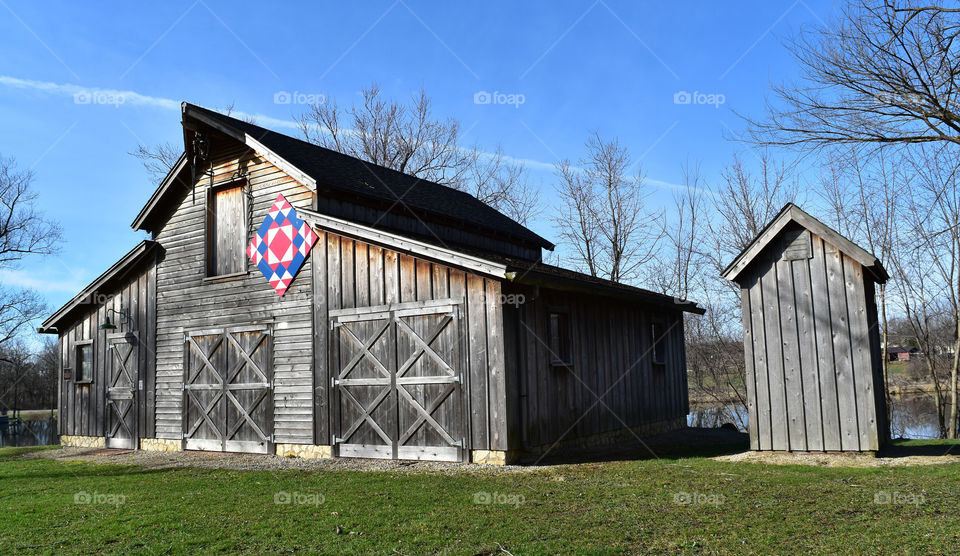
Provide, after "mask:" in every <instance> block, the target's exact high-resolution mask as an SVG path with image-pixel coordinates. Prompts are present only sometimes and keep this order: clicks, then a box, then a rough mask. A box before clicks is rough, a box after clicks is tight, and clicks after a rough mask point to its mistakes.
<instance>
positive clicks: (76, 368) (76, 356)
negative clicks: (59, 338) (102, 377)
mask: <svg viewBox="0 0 960 556" xmlns="http://www.w3.org/2000/svg"><path fill="white" fill-rule="evenodd" d="M83 348H90V368H89V369H83V365H82V364H81V362H82V361H83V359H82V358H81V357H80V351H81V350H82V349H83ZM96 367H97V351H96V350H95V349H93V340H92V339H91V340H77V341H76V342H74V343H73V369H72V371H73V382H74V384H92V383H93V374H94V373H93V370H94V369H96ZM81 369H83V370H84V371H86V372H84V373H83V374H81V373H80V370H81Z"/></svg>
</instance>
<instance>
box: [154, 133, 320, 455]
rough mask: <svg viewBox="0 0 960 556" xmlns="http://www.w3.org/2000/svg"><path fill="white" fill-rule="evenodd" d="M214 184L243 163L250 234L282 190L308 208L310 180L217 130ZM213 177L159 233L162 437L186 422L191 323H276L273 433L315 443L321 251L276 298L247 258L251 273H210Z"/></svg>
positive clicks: (174, 436) (281, 438)
mask: <svg viewBox="0 0 960 556" xmlns="http://www.w3.org/2000/svg"><path fill="white" fill-rule="evenodd" d="M211 145H212V146H211V152H212V153H214V155H213V156H214V183H221V182H226V181H228V180H230V179H231V177H232V176H235V175H236V173H237V172H238V170H242V171H244V172H245V173H246V175H247V177H248V179H249V191H250V198H249V199H248V205H247V206H248V212H249V220H248V222H247V241H249V239H250V238H251V237H252V236H253V233H254V232H255V231H256V229H257V228H258V227H259V226H260V223H261V222H262V221H263V218H264V216H265V215H266V213H267V211H268V210H269V208H270V206H271V205H272V204H273V202H274V200H275V199H276V197H277V194H278V193H283V194H284V196H285V197H286V198H287V200H288V201H290V203H291V204H293V205H294V206H300V207H308V208H309V207H311V206H312V205H313V194H312V192H311V191H310V190H309V189H308V188H307V187H305V186H303V185H301V184H300V183H298V182H296V181H295V180H293V178H291V177H289V176H288V175H287V174H286V173H284V172H283V171H281V170H280V169H278V168H277V167H275V166H274V165H272V164H270V163H269V162H267V161H266V160H264V159H263V158H261V157H259V156H257V155H256V154H255V153H253V152H251V151H249V150H247V149H246V147H244V146H241V145H239V144H238V143H235V142H232V140H228V139H225V138H223V137H222V136H218V135H214V136H213V138H212V139H211ZM208 185H209V177H203V178H202V179H200V180H198V183H196V184H195V187H194V191H187V192H185V196H184V198H183V199H182V201H181V202H180V204H179V206H178V207H177V209H176V210H175V211H174V213H173V215H172V216H171V217H170V219H169V221H167V222H166V223H165V225H164V226H163V228H162V229H161V231H160V232H159V233H158V234H156V237H155V239H156V240H157V241H158V242H160V243H161V244H162V245H163V247H164V249H165V250H166V257H165V259H164V261H163V262H162V263H161V264H160V266H159V269H158V271H157V326H158V334H157V393H156V398H157V403H156V413H157V417H156V421H157V437H158V438H165V439H174V440H179V439H180V438H181V428H182V413H181V412H182V402H183V390H182V385H183V372H184V370H183V346H184V332H185V331H188V330H197V329H206V328H217V327H226V326H233V325H241V324H252V323H268V322H275V326H274V341H273V349H274V354H273V357H274V367H273V369H274V375H273V378H274V391H273V396H274V431H273V432H274V434H275V440H276V442H290V443H307V444H309V443H312V442H313V408H312V396H311V391H312V389H313V373H312V370H313V369H312V365H313V341H312V333H313V328H312V318H313V312H312V310H311V301H312V286H311V275H312V271H311V265H312V261H314V260H316V255H311V256H310V257H308V258H307V261H306V264H305V265H304V267H303V268H302V269H301V271H300V273H299V274H298V275H297V277H296V278H295V279H294V281H293V283H292V284H291V287H290V289H288V290H287V292H286V294H285V295H284V297H282V298H281V297H279V296H278V295H277V294H276V292H275V291H274V290H273V288H272V287H271V286H270V284H269V283H268V282H267V280H266V279H265V278H264V277H263V275H262V274H261V273H260V271H259V270H258V269H257V268H256V267H255V266H253V264H252V263H250V262H249V261H248V260H246V258H245V261H246V268H247V273H246V274H244V275H242V276H240V277H237V278H232V279H227V280H220V281H217V280H206V279H205V275H206V270H205V252H204V233H205V227H206V219H205V208H204V201H205V198H206V191H207V187H208Z"/></svg>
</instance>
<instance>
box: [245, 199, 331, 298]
mask: <svg viewBox="0 0 960 556" xmlns="http://www.w3.org/2000/svg"><path fill="white" fill-rule="evenodd" d="M316 241H317V234H316V233H315V232H314V231H313V230H312V229H311V228H310V225H309V224H307V223H306V222H304V221H303V220H301V219H300V218H299V217H297V211H296V209H294V208H293V205H291V204H290V203H289V202H287V199H286V198H285V197H284V196H283V195H282V194H281V195H277V200H276V201H274V202H273V206H272V207H270V212H268V213H267V216H266V218H264V219H263V223H262V224H260V228H259V229H258V230H257V233H256V234H254V235H253V239H251V240H250V244H249V245H247V256H248V257H250V260H251V261H253V264H255V265H257V268H259V269H260V272H262V273H263V275H264V276H265V277H266V278H267V281H268V282H270V285H271V286H273V289H275V290H276V291H277V294H278V295H280V296H281V297H283V294H284V293H285V292H286V291H287V288H289V287H290V282H292V281H293V278H294V276H296V275H297V272H299V271H300V267H302V266H303V262H304V261H305V260H307V255H308V254H309V253H310V249H312V248H313V244H314V243H316Z"/></svg>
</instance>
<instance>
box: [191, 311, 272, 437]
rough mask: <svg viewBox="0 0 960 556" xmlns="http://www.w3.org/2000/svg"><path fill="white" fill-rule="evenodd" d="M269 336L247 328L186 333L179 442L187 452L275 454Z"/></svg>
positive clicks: (261, 329) (268, 332) (267, 332)
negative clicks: (182, 441)
mask: <svg viewBox="0 0 960 556" xmlns="http://www.w3.org/2000/svg"><path fill="white" fill-rule="evenodd" d="M271 339H272V334H271V330H270V329H269V328H268V327H263V326H245V327H232V328H226V329H215V330H204V331H200V332H193V333H189V334H187V335H186V337H185V346H184V386H183V426H184V428H183V439H184V448H185V449H188V450H211V451H229V452H256V453H270V452H271V451H272V450H273V403H272V401H273V383H272V364H273V350H272V342H271Z"/></svg>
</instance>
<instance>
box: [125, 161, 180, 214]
mask: <svg viewBox="0 0 960 556" xmlns="http://www.w3.org/2000/svg"><path fill="white" fill-rule="evenodd" d="M186 168H187V154H186V153H183V154H181V155H180V158H179V159H178V160H177V163H176V164H174V165H173V167H172V168H170V171H169V172H167V175H166V177H164V178H163V181H162V182H160V187H158V188H157V190H156V191H154V192H153V195H151V196H150V199H149V200H148V201H147V204H146V205H144V207H143V208H142V209H140V213H139V214H137V217H136V218H135V219H134V220H133V223H132V224H130V227H131V228H133V229H134V230H135V231H139V230H143V229H145V228H144V226H145V224H146V223H147V219H148V218H149V217H150V215H152V214H153V211H154V210H155V209H156V208H157V205H159V204H160V202H161V200H162V199H163V198H165V197H166V195H167V192H168V191H169V190H170V189H171V188H172V187H173V186H174V185H175V184H177V183H182V184H184V185H185V186H187V187H189V182H184V181H183V180H182V178H181V173H182V172H183V171H184V170H185V169H186Z"/></svg>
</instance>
